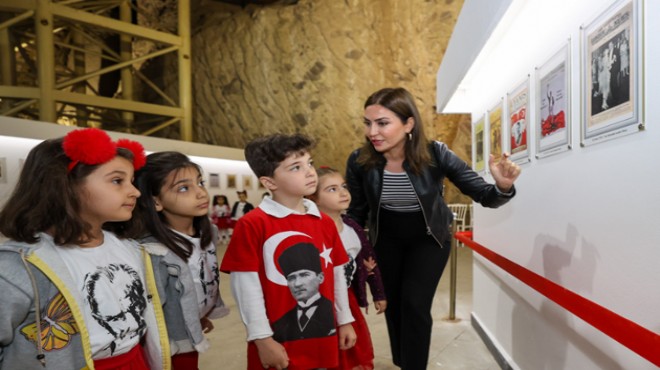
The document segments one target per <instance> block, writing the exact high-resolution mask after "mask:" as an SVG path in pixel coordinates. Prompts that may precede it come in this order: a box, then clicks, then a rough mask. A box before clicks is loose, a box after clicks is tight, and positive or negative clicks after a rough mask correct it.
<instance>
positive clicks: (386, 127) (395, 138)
mask: <svg viewBox="0 0 660 370" xmlns="http://www.w3.org/2000/svg"><path fill="white" fill-rule="evenodd" d="M414 125H415V120H414V119H413V118H412V117H410V118H408V119H407V120H406V122H403V121H401V119H399V117H398V116H397V115H396V114H395V113H394V112H392V111H391V110H389V109H387V108H385V107H383V106H382V105H378V104H375V105H370V106H368V107H366V108H365V109H364V135H365V136H366V137H367V139H368V140H369V141H370V142H371V144H372V145H373V146H374V149H376V151H378V152H380V153H386V152H389V151H392V150H395V151H397V150H401V151H403V149H404V148H405V146H406V140H407V139H408V136H407V135H408V133H409V132H411V131H412V129H413V127H414Z"/></svg>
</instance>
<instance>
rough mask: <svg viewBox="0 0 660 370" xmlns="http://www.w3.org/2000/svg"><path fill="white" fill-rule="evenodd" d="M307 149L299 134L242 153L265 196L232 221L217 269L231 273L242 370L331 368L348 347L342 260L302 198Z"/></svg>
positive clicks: (331, 232)
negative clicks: (243, 336)
mask: <svg viewBox="0 0 660 370" xmlns="http://www.w3.org/2000/svg"><path fill="white" fill-rule="evenodd" d="M311 146H312V142H311V140H310V139H308V138H307V137H305V136H303V135H293V136H287V135H280V134H276V135H272V136H267V137H263V138H260V139H256V140H254V141H252V142H250V143H249V144H248V145H247V147H246V148H245V157H246V159H247V161H248V164H249V165H250V168H251V169H252V171H254V173H255V174H256V175H257V176H258V177H259V181H260V182H261V183H262V184H263V185H264V186H265V187H266V188H267V189H268V190H269V191H270V192H271V194H272V197H266V198H264V199H263V200H262V202H261V204H260V205H259V207H258V208H257V209H255V210H254V211H252V212H250V213H249V214H247V215H245V216H244V217H243V218H241V219H240V220H239V221H238V223H237V224H236V228H235V229H234V235H233V236H232V239H231V241H230V242H229V246H228V247H227V252H226V253H225V256H224V259H223V261H222V265H221V267H220V270H221V271H223V272H227V273H231V275H230V279H231V286H232V291H233V293H234V296H235V298H236V303H237V305H238V308H239V310H240V313H241V318H242V319H243V322H244V323H245V326H246V329H247V340H248V369H250V370H252V369H255V370H256V369H264V368H267V369H268V368H276V369H284V368H288V369H289V370H300V369H317V368H329V367H336V366H337V365H338V358H339V349H348V348H350V347H352V346H353V345H354V343H355V331H354V330H353V327H352V326H351V325H350V323H351V322H352V321H353V317H352V315H351V313H350V308H349V306H348V296H347V287H346V279H344V278H343V273H344V268H343V265H344V264H345V263H346V262H348V257H347V255H346V252H345V251H344V247H343V245H342V244H341V240H340V238H339V234H338V233H337V228H336V227H335V226H334V223H333V222H332V220H331V219H330V218H329V217H328V216H326V215H323V214H321V213H320V212H319V210H318V208H317V207H316V205H315V204H314V202H311V201H309V200H307V199H304V196H307V195H311V194H312V193H314V191H315V190H316V182H317V177H316V171H315V170H314V167H313V166H312V160H311V157H310V154H309V150H310V148H311ZM328 307H329V308H328ZM333 308H334V309H333ZM333 311H335V312H333Z"/></svg>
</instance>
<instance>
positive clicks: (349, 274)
mask: <svg viewBox="0 0 660 370" xmlns="http://www.w3.org/2000/svg"><path fill="white" fill-rule="evenodd" d="M339 237H340V238H341V242H342V244H344V248H345V249H346V253H347V254H348V263H347V264H345V265H344V266H345V267H344V271H345V272H346V273H345V275H346V284H347V285H348V286H351V281H353V276H355V270H356V269H357V262H355V259H356V258H357V255H358V253H360V250H362V243H360V238H359V237H358V234H357V233H356V232H355V230H353V228H352V227H350V226H348V225H346V224H345V223H344V227H343V228H342V230H341V232H340V233H339Z"/></svg>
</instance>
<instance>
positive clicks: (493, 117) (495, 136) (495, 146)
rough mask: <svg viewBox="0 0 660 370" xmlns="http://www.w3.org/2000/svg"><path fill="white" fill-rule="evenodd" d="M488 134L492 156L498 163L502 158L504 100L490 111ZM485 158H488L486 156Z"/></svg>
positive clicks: (486, 159)
mask: <svg viewBox="0 0 660 370" xmlns="http://www.w3.org/2000/svg"><path fill="white" fill-rule="evenodd" d="M488 133H489V139H490V141H489V144H490V154H492V155H493V157H495V160H496V161H497V160H499V159H500V157H501V156H502V99H500V100H499V101H498V102H497V104H495V105H494V106H493V107H492V108H491V109H490V110H488ZM484 157H486V156H485V155H484ZM484 160H485V161H486V162H487V161H488V158H484Z"/></svg>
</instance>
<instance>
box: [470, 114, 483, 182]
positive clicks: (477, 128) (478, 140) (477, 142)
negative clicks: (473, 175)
mask: <svg viewBox="0 0 660 370" xmlns="http://www.w3.org/2000/svg"><path fill="white" fill-rule="evenodd" d="M485 126H486V116H485V115H483V116H481V118H479V120H477V121H476V122H474V123H473V124H472V169H474V170H475V171H476V172H478V173H483V172H485V169H486V165H485V161H484V150H485V148H484V134H485V128H486V127H485Z"/></svg>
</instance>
